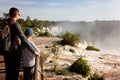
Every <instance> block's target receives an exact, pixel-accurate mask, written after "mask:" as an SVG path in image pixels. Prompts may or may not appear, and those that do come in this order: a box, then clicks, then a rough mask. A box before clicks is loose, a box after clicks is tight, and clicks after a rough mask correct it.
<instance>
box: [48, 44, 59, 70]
mask: <svg viewBox="0 0 120 80" xmlns="http://www.w3.org/2000/svg"><path fill="white" fill-rule="evenodd" d="M51 53H53V54H54V56H53V58H52V59H53V60H51V61H50V62H51V63H53V66H54V67H53V70H52V71H56V68H57V65H58V63H57V59H58V58H59V53H60V52H59V47H58V46H57V45H54V46H53V47H52V48H51Z"/></svg>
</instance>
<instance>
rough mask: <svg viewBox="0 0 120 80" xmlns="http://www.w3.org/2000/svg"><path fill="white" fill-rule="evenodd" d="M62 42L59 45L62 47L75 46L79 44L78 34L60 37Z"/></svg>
mask: <svg viewBox="0 0 120 80" xmlns="http://www.w3.org/2000/svg"><path fill="white" fill-rule="evenodd" d="M62 38H63V40H62V41H61V44H63V45H71V46H76V44H78V43H79V42H80V39H79V35H78V34H72V33H70V32H67V33H65V34H64V35H63V36H62Z"/></svg>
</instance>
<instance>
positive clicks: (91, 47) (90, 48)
mask: <svg viewBox="0 0 120 80" xmlns="http://www.w3.org/2000/svg"><path fill="white" fill-rule="evenodd" d="M86 50H92V51H100V50H99V49H97V48H95V47H94V46H87V48H86Z"/></svg>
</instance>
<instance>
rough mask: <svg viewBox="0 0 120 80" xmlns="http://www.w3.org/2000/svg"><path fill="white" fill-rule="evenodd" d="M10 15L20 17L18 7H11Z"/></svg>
mask: <svg viewBox="0 0 120 80" xmlns="http://www.w3.org/2000/svg"><path fill="white" fill-rule="evenodd" d="M9 15H10V17H12V18H17V19H19V16H20V14H19V10H18V9H17V8H15V7H12V8H10V10H9Z"/></svg>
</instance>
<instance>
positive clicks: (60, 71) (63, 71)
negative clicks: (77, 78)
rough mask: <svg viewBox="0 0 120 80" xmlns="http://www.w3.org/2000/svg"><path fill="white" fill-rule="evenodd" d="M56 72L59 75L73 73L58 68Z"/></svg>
mask: <svg viewBox="0 0 120 80" xmlns="http://www.w3.org/2000/svg"><path fill="white" fill-rule="evenodd" d="M55 73H56V74H57V75H71V74H72V73H71V72H69V71H67V70H56V71H55Z"/></svg>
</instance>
